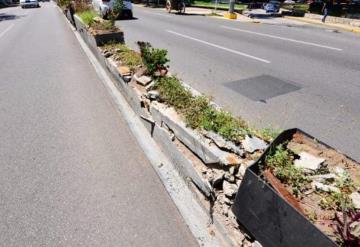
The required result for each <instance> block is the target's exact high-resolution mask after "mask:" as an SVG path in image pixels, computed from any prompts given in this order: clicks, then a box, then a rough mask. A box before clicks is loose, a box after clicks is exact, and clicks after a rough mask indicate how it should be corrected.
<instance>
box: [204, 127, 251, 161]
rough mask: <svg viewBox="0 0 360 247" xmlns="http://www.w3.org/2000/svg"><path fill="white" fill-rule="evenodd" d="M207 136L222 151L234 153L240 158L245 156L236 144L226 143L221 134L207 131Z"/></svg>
mask: <svg viewBox="0 0 360 247" xmlns="http://www.w3.org/2000/svg"><path fill="white" fill-rule="evenodd" d="M205 136H206V137H208V138H210V139H211V140H212V141H213V142H214V143H215V145H216V146H218V147H219V148H220V149H225V150H228V151H231V152H234V153H235V154H237V155H239V156H240V157H242V156H243V155H244V150H242V149H241V148H240V147H238V146H236V145H235V144H234V143H232V142H230V141H226V140H225V139H224V138H223V137H222V136H220V135H219V134H217V133H215V132H213V131H206V132H205Z"/></svg>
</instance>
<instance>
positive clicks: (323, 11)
mask: <svg viewBox="0 0 360 247" xmlns="http://www.w3.org/2000/svg"><path fill="white" fill-rule="evenodd" d="M321 12H322V13H323V15H324V16H323V18H322V20H321V21H322V22H324V23H325V19H326V17H327V16H328V4H327V2H326V1H324V5H323V7H322V10H321Z"/></svg>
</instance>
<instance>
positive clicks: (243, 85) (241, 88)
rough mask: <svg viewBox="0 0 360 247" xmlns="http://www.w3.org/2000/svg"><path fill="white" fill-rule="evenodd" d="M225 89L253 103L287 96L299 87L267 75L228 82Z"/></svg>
mask: <svg viewBox="0 0 360 247" xmlns="http://www.w3.org/2000/svg"><path fill="white" fill-rule="evenodd" d="M225 86H226V87H228V88H230V89H232V90H234V91H235V92H237V93H239V94H241V95H243V96H245V97H247V98H249V99H252V100H254V101H266V100H268V99H270V98H273V97H276V96H279V95H283V94H287V93H290V92H293V91H296V90H299V89H301V87H299V86H297V85H294V84H293V83H289V82H286V81H283V80H280V79H278V78H276V77H273V76H269V75H261V76H256V77H252V78H248V79H244V80H239V81H233V82H228V83H226V84H225Z"/></svg>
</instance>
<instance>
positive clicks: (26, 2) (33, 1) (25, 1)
mask: <svg viewBox="0 0 360 247" xmlns="http://www.w3.org/2000/svg"><path fill="white" fill-rule="evenodd" d="M20 6H21V8H23V9H24V8H28V7H33V8H39V7H40V4H39V1H38V0H20Z"/></svg>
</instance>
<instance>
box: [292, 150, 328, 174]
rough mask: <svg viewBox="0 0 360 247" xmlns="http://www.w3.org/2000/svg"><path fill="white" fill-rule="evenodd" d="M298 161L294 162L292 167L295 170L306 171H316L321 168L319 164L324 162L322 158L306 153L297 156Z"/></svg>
mask: <svg viewBox="0 0 360 247" xmlns="http://www.w3.org/2000/svg"><path fill="white" fill-rule="evenodd" d="M299 156H300V159H296V160H295V161H294V165H295V167H297V168H302V169H304V170H308V171H316V170H318V169H319V168H320V167H321V164H322V163H323V162H324V161H325V159H323V158H318V157H315V156H314V155H312V154H309V153H307V152H301V153H300V154H299Z"/></svg>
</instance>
